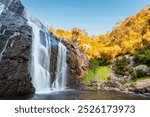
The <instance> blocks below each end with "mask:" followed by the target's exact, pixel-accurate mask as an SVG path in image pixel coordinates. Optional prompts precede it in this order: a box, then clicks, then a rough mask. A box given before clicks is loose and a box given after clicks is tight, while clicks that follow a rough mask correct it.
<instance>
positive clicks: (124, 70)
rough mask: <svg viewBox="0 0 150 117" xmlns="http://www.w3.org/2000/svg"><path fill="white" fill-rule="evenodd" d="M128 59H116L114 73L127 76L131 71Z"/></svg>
mask: <svg viewBox="0 0 150 117" xmlns="http://www.w3.org/2000/svg"><path fill="white" fill-rule="evenodd" d="M128 64H129V59H127V58H125V57H123V58H122V59H118V60H116V61H115V66H114V71H115V73H116V74H119V75H128V74H130V73H131V72H132V71H133V69H132V68H130V67H129V66H128Z"/></svg>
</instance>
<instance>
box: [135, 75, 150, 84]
mask: <svg viewBox="0 0 150 117" xmlns="http://www.w3.org/2000/svg"><path fill="white" fill-rule="evenodd" d="M149 78H150V77H149V76H145V77H141V78H137V79H135V80H132V82H135V83H137V82H140V81H143V80H146V79H149Z"/></svg>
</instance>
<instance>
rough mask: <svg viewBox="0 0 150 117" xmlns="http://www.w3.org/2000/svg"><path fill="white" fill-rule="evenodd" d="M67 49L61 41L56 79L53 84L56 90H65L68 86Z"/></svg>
mask: <svg viewBox="0 0 150 117" xmlns="http://www.w3.org/2000/svg"><path fill="white" fill-rule="evenodd" d="M66 57H67V49H66V47H65V46H64V45H63V44H61V43H59V45H58V57H57V71H56V80H55V81H54V82H53V84H52V88H53V89H54V90H56V91H57V90H64V89H65V88H66V77H67V63H66Z"/></svg>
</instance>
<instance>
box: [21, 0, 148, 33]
mask: <svg viewBox="0 0 150 117" xmlns="http://www.w3.org/2000/svg"><path fill="white" fill-rule="evenodd" d="M21 1H22V3H23V4H24V6H25V7H26V8H28V9H29V10H30V11H31V12H32V13H33V14H34V15H35V16H36V17H38V18H39V19H40V20H41V21H42V22H43V23H44V24H45V25H51V24H52V25H53V26H54V28H55V29H56V28H63V29H72V28H73V27H79V28H83V29H85V30H86V31H87V32H89V34H90V35H93V34H95V35H99V34H105V33H106V32H107V31H111V30H112V28H113V27H114V26H115V23H116V22H118V21H121V20H124V19H125V18H127V17H128V16H131V15H134V14H136V13H137V12H139V11H140V10H142V9H143V8H144V7H146V5H148V4H150V0H21Z"/></svg>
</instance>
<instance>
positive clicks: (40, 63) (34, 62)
mask: <svg viewBox="0 0 150 117" xmlns="http://www.w3.org/2000/svg"><path fill="white" fill-rule="evenodd" d="M24 17H25V18H26V19H27V20H28V25H29V26H31V27H32V32H33V34H32V35H33V40H32V52H31V62H30V67H29V69H30V74H31V76H32V83H33V86H34V87H35V90H36V92H35V93H38V94H43V93H51V92H53V91H60V90H64V89H65V88H66V77H67V63H66V52H67V49H66V47H65V46H64V45H63V44H61V43H59V44H58V57H57V71H56V78H55V81H54V82H51V74H50V57H51V36H50V35H49V33H48V32H49V31H48V30H47V29H45V28H44V27H40V26H41V23H40V22H39V21H38V20H37V19H36V18H35V17H33V16H32V14H31V13H30V12H29V11H27V10H25V11H24Z"/></svg>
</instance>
